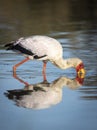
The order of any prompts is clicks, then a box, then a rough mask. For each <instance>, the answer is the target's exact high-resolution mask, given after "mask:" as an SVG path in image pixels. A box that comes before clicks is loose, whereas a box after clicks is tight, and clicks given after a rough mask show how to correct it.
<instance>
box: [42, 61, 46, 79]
mask: <svg viewBox="0 0 97 130" xmlns="http://www.w3.org/2000/svg"><path fill="white" fill-rule="evenodd" d="M46 65H47V61H43V70H42V74H43V80H44V81H46V80H47V79H46Z"/></svg>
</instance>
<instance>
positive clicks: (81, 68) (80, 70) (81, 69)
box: [76, 63, 85, 75]
mask: <svg viewBox="0 0 97 130" xmlns="http://www.w3.org/2000/svg"><path fill="white" fill-rule="evenodd" d="M76 71H77V74H78V75H81V74H84V75H85V69H84V64H83V63H80V64H79V65H78V66H77V67H76Z"/></svg>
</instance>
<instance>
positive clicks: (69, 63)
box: [54, 58, 82, 69]
mask: <svg viewBox="0 0 97 130" xmlns="http://www.w3.org/2000/svg"><path fill="white" fill-rule="evenodd" d="M81 62H82V61H81V60H80V59H79V58H69V59H63V58H61V59H59V60H56V61H54V64H55V65H56V66H57V67H59V68H61V69H67V68H71V67H74V68H76V66H77V65H78V64H80V63H81Z"/></svg>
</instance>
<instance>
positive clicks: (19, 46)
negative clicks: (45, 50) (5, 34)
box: [5, 43, 47, 59]
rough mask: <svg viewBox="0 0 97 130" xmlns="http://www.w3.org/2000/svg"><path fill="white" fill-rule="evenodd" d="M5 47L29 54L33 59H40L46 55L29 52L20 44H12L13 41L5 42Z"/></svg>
mask: <svg viewBox="0 0 97 130" xmlns="http://www.w3.org/2000/svg"><path fill="white" fill-rule="evenodd" d="M5 47H7V49H6V50H14V51H16V50H17V51H19V52H21V53H23V54H26V55H31V56H33V57H34V59H41V58H43V57H46V56H47V55H43V56H38V55H36V54H34V53H33V52H31V51H30V50H27V49H26V48H24V47H22V46H21V45H20V44H16V45H14V43H9V44H6V45H5Z"/></svg>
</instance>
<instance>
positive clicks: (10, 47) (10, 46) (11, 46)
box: [4, 42, 14, 50]
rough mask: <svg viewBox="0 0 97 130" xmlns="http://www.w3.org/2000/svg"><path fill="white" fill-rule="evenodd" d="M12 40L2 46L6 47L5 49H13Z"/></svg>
mask: <svg viewBox="0 0 97 130" xmlns="http://www.w3.org/2000/svg"><path fill="white" fill-rule="evenodd" d="M13 44H14V42H10V43H8V44H6V45H5V46H4V47H6V50H13V48H14V45H13Z"/></svg>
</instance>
